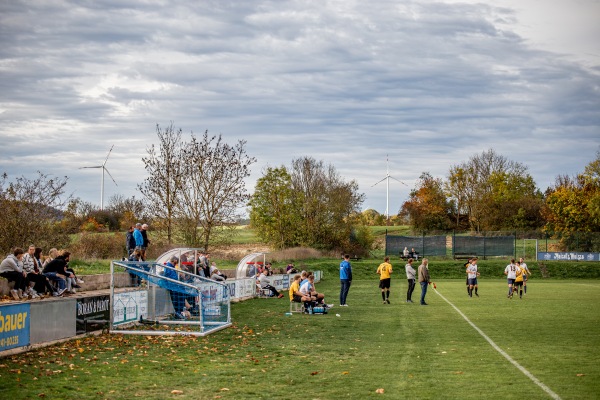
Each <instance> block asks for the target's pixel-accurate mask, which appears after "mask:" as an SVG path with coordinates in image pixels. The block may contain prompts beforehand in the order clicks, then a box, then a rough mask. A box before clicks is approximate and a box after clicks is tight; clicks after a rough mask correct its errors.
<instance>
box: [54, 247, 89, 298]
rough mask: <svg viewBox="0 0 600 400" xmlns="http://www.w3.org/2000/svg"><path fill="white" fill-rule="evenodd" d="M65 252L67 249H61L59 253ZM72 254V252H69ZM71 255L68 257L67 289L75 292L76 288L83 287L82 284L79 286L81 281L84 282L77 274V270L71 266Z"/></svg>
mask: <svg viewBox="0 0 600 400" xmlns="http://www.w3.org/2000/svg"><path fill="white" fill-rule="evenodd" d="M62 253H65V250H61V251H59V252H58V254H62ZM69 254H71V253H69ZM70 257H71V256H70V255H69V257H67V268H66V271H67V290H68V291H69V292H70V293H75V289H81V286H79V284H80V283H83V279H79V278H78V277H77V276H75V271H74V270H73V268H71V267H69V259H70Z"/></svg>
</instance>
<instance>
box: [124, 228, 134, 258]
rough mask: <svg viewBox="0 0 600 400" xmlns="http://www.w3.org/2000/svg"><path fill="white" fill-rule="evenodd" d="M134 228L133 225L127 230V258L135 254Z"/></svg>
mask: <svg viewBox="0 0 600 400" xmlns="http://www.w3.org/2000/svg"><path fill="white" fill-rule="evenodd" d="M133 230H134V227H133V225H131V226H130V227H129V229H128V230H127V234H126V235H125V248H126V249H127V258H129V256H130V255H131V254H132V253H133V251H134V250H135V238H134V237H133Z"/></svg>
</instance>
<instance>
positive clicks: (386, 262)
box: [377, 257, 392, 304]
mask: <svg viewBox="0 0 600 400" xmlns="http://www.w3.org/2000/svg"><path fill="white" fill-rule="evenodd" d="M377 273H378V274H379V288H380V289H381V298H382V299H383V304H390V283H391V281H392V264H390V258H389V257H386V258H384V259H383V262H382V263H381V264H379V267H377Z"/></svg>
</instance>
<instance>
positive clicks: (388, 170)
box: [371, 155, 408, 222]
mask: <svg viewBox="0 0 600 400" xmlns="http://www.w3.org/2000/svg"><path fill="white" fill-rule="evenodd" d="M385 164H386V174H385V178H383V179H382V180H380V181H379V182H377V183H375V184H374V185H371V187H373V186H375V185H378V184H380V183H381V182H383V181H387V182H386V196H385V220H386V222H387V221H389V218H390V214H389V208H390V178H392V179H393V180H395V181H398V182H400V183H401V184H403V185H404V186H408V185H407V184H406V183H404V182H402V181H401V180H399V179H396V178H394V177H393V176H391V175H390V163H389V160H388V155H386V157H385Z"/></svg>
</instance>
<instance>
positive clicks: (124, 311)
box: [113, 290, 148, 325]
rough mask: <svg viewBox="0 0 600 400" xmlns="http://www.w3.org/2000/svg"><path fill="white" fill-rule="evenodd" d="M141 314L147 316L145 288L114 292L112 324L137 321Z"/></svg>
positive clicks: (146, 293)
mask: <svg viewBox="0 0 600 400" xmlns="http://www.w3.org/2000/svg"><path fill="white" fill-rule="evenodd" d="M141 316H148V291H147V290H137V291H134V292H127V293H115V296H114V304H113V325H120V324H125V323H128V322H133V321H137V320H139V319H140V317H141Z"/></svg>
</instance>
